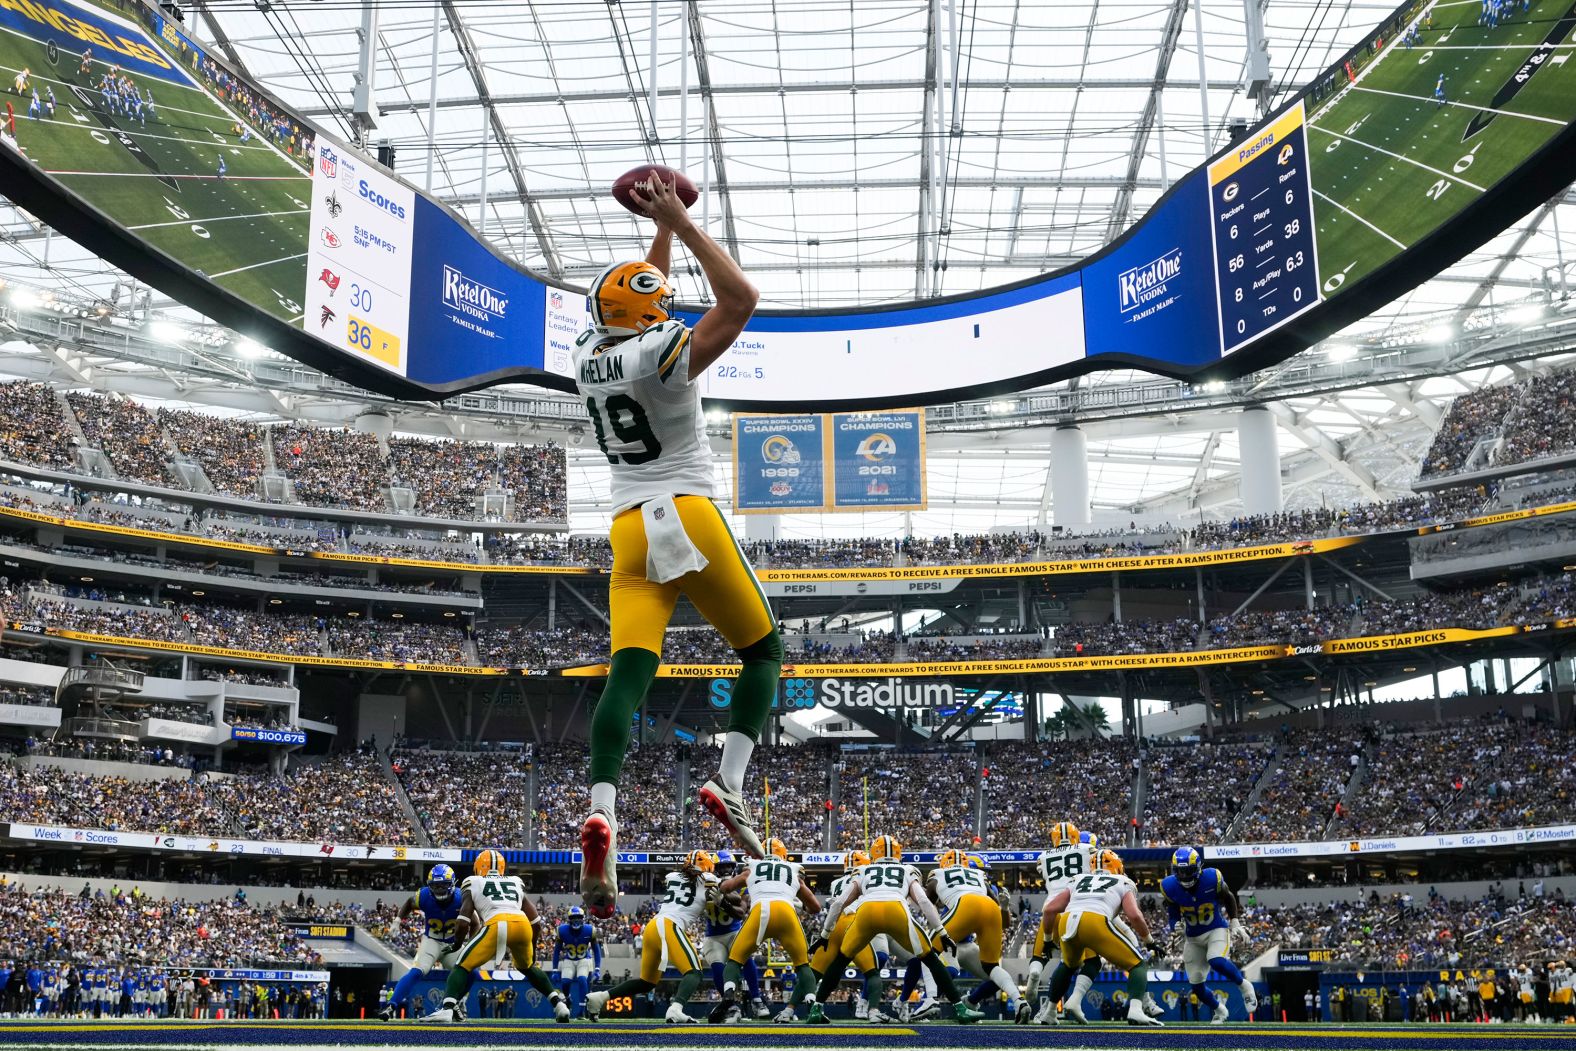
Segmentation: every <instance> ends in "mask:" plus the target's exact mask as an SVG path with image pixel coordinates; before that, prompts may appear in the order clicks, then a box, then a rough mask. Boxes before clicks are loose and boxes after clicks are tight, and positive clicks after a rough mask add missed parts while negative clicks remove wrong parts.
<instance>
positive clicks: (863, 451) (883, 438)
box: [854, 431, 897, 462]
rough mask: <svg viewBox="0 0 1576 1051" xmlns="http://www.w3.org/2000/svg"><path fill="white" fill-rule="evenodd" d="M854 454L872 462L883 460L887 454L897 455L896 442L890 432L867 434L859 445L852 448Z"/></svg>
mask: <svg viewBox="0 0 1576 1051" xmlns="http://www.w3.org/2000/svg"><path fill="white" fill-rule="evenodd" d="M854 455H855V456H857V457H859V458H860V459H863V460H870V461H872V462H875V461H880V460H884V459H886V458H887V457H888V456H896V455H897V442H895V441H893V440H892V436H891V435H890V434H882V433H881V432H880V431H877V432H876V433H874V434H867V435H865V437H864V439H863V440H862V441H860V443H859V447H858V448H857V449H855V450H854Z"/></svg>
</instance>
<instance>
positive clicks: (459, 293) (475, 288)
mask: <svg viewBox="0 0 1576 1051" xmlns="http://www.w3.org/2000/svg"><path fill="white" fill-rule="evenodd" d="M443 304H444V306H447V307H452V308H454V309H455V310H458V311H461V312H462V313H466V314H470V315H471V316H472V317H475V318H479V319H482V320H486V321H491V320H492V319H493V318H501V317H503V316H504V312H505V311H507V310H508V309H509V299H508V297H507V296H505V295H504V294H503V293H502V292H499V291H498V290H497V289H496V288H492V287H490V286H488V285H484V284H482V283H481V282H480V281H477V280H475V279H474V278H470V277H466V276H465V274H463V273H462V272H460V271H458V270H456V269H454V267H452V266H445V267H444V268H443Z"/></svg>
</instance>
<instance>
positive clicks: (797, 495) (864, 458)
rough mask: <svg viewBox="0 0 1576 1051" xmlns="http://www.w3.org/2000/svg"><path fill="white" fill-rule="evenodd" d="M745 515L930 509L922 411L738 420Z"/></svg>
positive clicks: (736, 453) (737, 465) (738, 472)
mask: <svg viewBox="0 0 1576 1051" xmlns="http://www.w3.org/2000/svg"><path fill="white" fill-rule="evenodd" d="M733 466H734V479H735V482H734V489H733V508H734V510H735V511H737V512H741V513H746V514H748V513H777V514H780V513H784V512H792V511H870V510H888V511H917V510H922V509H923V508H924V507H925V413H924V410H922V409H907V410H903V411H899V412H848V413H835V414H828V415H814V414H803V415H795V416H755V415H748V414H736V415H735V416H734V422H733Z"/></svg>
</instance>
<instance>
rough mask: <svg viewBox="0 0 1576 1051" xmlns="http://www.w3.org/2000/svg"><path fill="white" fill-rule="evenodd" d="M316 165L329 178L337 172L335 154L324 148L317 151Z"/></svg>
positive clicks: (337, 162) (337, 163) (337, 166)
mask: <svg viewBox="0 0 1576 1051" xmlns="http://www.w3.org/2000/svg"><path fill="white" fill-rule="evenodd" d="M317 165H318V167H319V168H322V169H323V174H324V175H326V176H328V177H329V178H330V179H332V178H333V177H334V176H335V175H337V174H338V173H339V161H338V159H336V158H335V156H334V155H333V154H332V153H330V152H329V151H328V150H326V149H325V150H319V151H318V154H317Z"/></svg>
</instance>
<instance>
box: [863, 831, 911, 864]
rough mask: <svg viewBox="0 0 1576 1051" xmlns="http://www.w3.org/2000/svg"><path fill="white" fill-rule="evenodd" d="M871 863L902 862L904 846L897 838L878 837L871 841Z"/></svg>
mask: <svg viewBox="0 0 1576 1051" xmlns="http://www.w3.org/2000/svg"><path fill="white" fill-rule="evenodd" d="M870 860H871V861H902V860H903V844H901V843H899V842H898V841H897V837H895V836H877V837H876V838H875V839H872V840H871V841H870Z"/></svg>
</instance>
